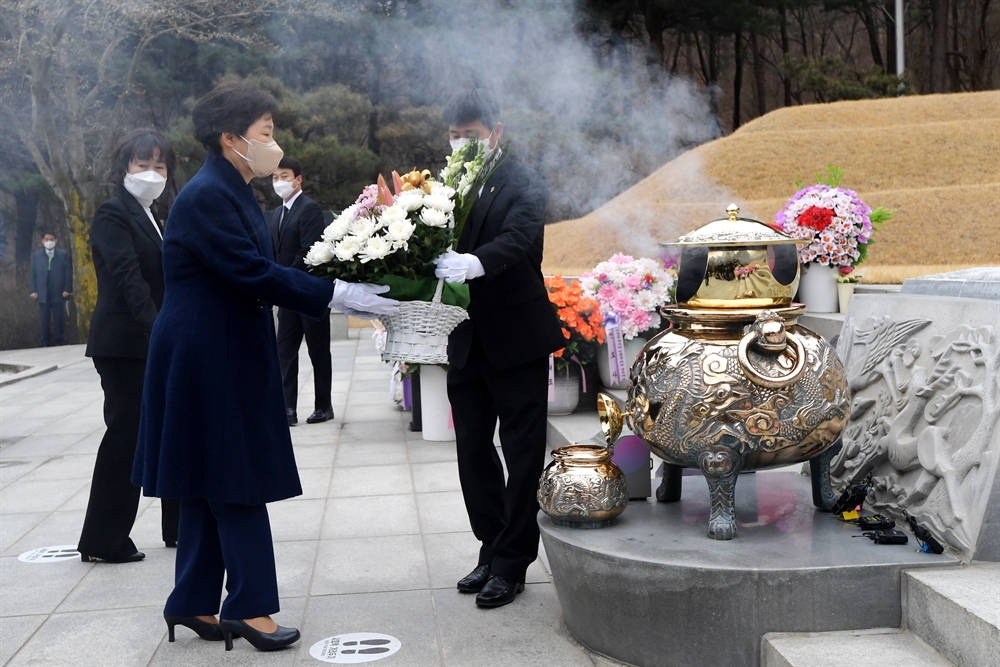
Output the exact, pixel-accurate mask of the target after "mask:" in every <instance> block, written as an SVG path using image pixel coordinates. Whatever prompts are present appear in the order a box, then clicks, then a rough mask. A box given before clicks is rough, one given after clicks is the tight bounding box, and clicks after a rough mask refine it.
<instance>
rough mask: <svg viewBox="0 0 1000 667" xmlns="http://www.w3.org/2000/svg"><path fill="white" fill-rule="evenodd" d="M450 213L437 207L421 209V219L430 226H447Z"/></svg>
mask: <svg viewBox="0 0 1000 667" xmlns="http://www.w3.org/2000/svg"><path fill="white" fill-rule="evenodd" d="M450 217H451V216H450V215H449V214H448V213H445V212H444V211H439V210H438V209H436V208H424V210H422V211H420V221H421V222H422V223H424V224H425V225H427V226H428V227H447V226H448V221H449V219H450Z"/></svg>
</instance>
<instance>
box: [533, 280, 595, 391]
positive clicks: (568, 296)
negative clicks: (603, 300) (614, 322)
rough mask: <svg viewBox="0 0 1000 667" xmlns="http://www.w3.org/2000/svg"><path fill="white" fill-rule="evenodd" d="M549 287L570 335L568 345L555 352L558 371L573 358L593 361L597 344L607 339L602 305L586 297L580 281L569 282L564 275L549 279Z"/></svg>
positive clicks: (581, 363) (547, 286)
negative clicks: (605, 337)
mask: <svg viewBox="0 0 1000 667" xmlns="http://www.w3.org/2000/svg"><path fill="white" fill-rule="evenodd" d="M545 289H546V290H548V293H549V301H551V302H552V307H553V308H555V309H556V315H558V317H559V322H560V324H562V332H563V336H564V337H565V338H566V347H564V348H563V349H561V350H558V351H557V352H554V353H553V354H552V356H553V357H555V361H556V370H557V371H559V372H562V371H563V369H565V368H566V366H567V365H568V364H569V363H570V361H576V362H577V363H578V364H580V365H581V366H584V365H586V364H589V363H590V362H592V361H593V360H594V355H595V354H596V352H597V346H598V345H600V344H601V343H603V342H604V326H603V323H604V315H603V314H602V313H601V307H600V304H599V303H598V302H597V300H596V299H592V298H589V297H586V296H584V294H583V288H582V287H581V286H580V283H579V282H575V281H567V280H565V279H564V278H563V277H562V276H555V277H553V278H546V279H545Z"/></svg>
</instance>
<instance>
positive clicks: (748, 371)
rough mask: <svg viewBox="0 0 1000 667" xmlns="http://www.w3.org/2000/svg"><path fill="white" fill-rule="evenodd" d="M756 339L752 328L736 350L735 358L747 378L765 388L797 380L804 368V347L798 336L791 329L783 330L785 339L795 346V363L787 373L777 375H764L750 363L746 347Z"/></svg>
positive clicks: (784, 385) (778, 386)
mask: <svg viewBox="0 0 1000 667" xmlns="http://www.w3.org/2000/svg"><path fill="white" fill-rule="evenodd" d="M756 339H757V332H756V331H753V330H751V331H749V332H747V333H746V334H745V335H744V336H743V338H741V339H740V344H739V347H738V348H737V351H736V358H737V359H738V360H739V362H740V368H741V369H742V370H743V373H744V375H746V376H747V378H748V379H749V380H750V381H751V382H753V383H754V384H756V385H758V386H761V387H766V388H767V389H781V388H782V387H787V386H788V385H790V384H795V383H796V382H798V381H799V379H800V378H801V377H802V374H803V373H804V372H805V370H806V348H805V346H804V345H803V344H802V341H801V340H800V339H799V337H798V336H796V335H795V334H793V333H792V332H791V331H785V339H786V340H787V341H788V342H789V343H791V344H792V347H793V348H795V355H794V356H795V365H794V366H793V367H792V370H790V371H789V372H788V373H786V374H784V375H779V376H777V377H772V376H769V375H764V374H763V373H761V372H760V371H758V370H757V369H756V368H754V367H753V365H752V364H751V363H750V358H749V357H748V356H747V349H748V348H749V347H750V344H751V343H752V342H754V341H755V340H756Z"/></svg>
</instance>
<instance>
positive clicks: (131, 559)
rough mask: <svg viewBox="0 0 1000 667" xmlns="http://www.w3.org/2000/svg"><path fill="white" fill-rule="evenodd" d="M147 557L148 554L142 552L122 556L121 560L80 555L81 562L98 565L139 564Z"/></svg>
mask: <svg viewBox="0 0 1000 667" xmlns="http://www.w3.org/2000/svg"><path fill="white" fill-rule="evenodd" d="M145 557H146V554H144V553H142V552H141V551H136V552H135V553H134V554H129V555H128V556H122V557H120V558H101V557H99V556H88V555H87V554H85V553H81V554H80V560H82V561H83V562H84V563H97V562H104V563H138V562H139V561H141V560H142V559H143V558H145Z"/></svg>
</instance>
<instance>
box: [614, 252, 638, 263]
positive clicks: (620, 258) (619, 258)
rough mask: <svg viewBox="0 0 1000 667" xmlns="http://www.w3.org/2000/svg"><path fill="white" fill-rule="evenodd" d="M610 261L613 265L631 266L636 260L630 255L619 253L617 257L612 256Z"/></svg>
mask: <svg viewBox="0 0 1000 667" xmlns="http://www.w3.org/2000/svg"><path fill="white" fill-rule="evenodd" d="M608 261H609V262H611V263H613V264H631V263H632V262H633V261H635V260H634V259H633V258H632V257H630V256H629V255H623V254H622V253H620V252H619V253H617V254H615V255H612V257H611V259H610V260H608Z"/></svg>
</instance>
